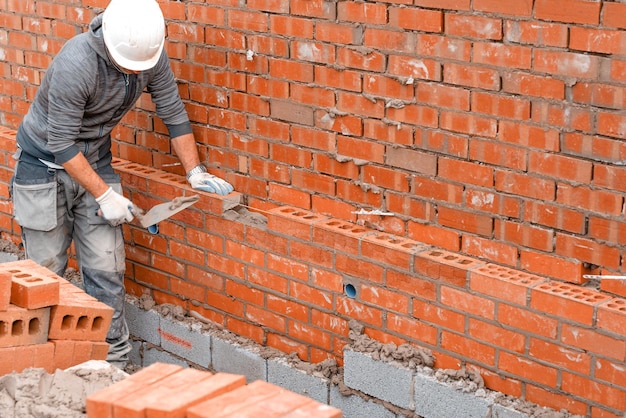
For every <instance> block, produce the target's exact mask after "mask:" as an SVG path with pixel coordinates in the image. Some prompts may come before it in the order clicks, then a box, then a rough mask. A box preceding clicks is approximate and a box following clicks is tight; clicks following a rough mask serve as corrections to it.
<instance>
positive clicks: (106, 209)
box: [96, 187, 133, 226]
mask: <svg viewBox="0 0 626 418" xmlns="http://www.w3.org/2000/svg"><path fill="white" fill-rule="evenodd" d="M96 202H97V203H98V204H99V205H100V211H101V212H102V217H104V219H106V220H107V222H108V223H109V225H111V226H118V225H120V224H123V223H124V222H130V221H132V220H133V214H132V209H133V204H132V202H131V201H130V200H128V199H126V198H125V197H124V196H122V195H121V194H119V193H117V192H116V191H114V190H113V189H112V188H111V187H109V188H108V189H107V191H106V192H104V193H103V194H102V195H101V196H100V197H97V198H96Z"/></svg>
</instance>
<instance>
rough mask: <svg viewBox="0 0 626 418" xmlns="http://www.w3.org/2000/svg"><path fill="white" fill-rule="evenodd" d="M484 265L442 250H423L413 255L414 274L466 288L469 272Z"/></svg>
mask: <svg viewBox="0 0 626 418" xmlns="http://www.w3.org/2000/svg"><path fill="white" fill-rule="evenodd" d="M483 264H484V263H483V262H481V261H479V260H475V259H473V258H469V257H463V256H460V255H458V254H455V253H452V252H448V251H443V250H425V251H422V252H419V253H417V254H416V255H415V261H414V269H415V273H416V274H419V275H424V276H427V277H430V278H432V279H435V280H441V281H442V282H445V283H449V284H453V285H455V286H458V287H466V285H467V283H468V281H469V271H470V270H472V269H474V268H477V267H479V266H481V265H483Z"/></svg>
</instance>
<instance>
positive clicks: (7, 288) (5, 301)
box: [0, 271, 13, 311]
mask: <svg viewBox="0 0 626 418" xmlns="http://www.w3.org/2000/svg"><path fill="white" fill-rule="evenodd" d="M12 278H13V276H12V274H11V273H9V272H6V271H0V311H6V310H7V309H9V304H10V303H11V282H12Z"/></svg>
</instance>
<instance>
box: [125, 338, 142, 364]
mask: <svg viewBox="0 0 626 418" xmlns="http://www.w3.org/2000/svg"><path fill="white" fill-rule="evenodd" d="M130 347H131V350H130V353H128V360H129V361H130V364H134V365H135V366H143V358H142V357H143V351H144V349H145V347H146V343H144V342H142V341H133V340H131V341H130Z"/></svg>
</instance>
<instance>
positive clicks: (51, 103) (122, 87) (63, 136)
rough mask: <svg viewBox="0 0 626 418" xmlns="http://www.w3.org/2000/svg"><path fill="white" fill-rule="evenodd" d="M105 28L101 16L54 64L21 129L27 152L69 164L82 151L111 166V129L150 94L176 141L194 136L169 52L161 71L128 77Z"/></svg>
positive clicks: (161, 61) (93, 160)
mask: <svg viewBox="0 0 626 418" xmlns="http://www.w3.org/2000/svg"><path fill="white" fill-rule="evenodd" d="M101 25H102V16H101V15H100V16H97V17H96V18H94V20H93V21H92V22H91V23H90V25H89V31H88V32H86V33H83V34H80V35H77V36H75V37H74V38H72V39H70V40H68V41H67V42H66V44H65V45H64V46H63V48H62V49H61V51H59V53H58V54H57V56H56V57H55V58H54V60H53V61H52V63H51V64H50V67H49V68H48V70H47V71H46V75H45V77H44V79H43V80H42V83H41V85H40V86H39V89H38V90H37V94H36V95H35V99H34V101H33V103H32V105H31V107H30V109H29V111H28V113H27V114H26V115H25V116H24V119H23V120H22V123H21V125H20V128H19V129H18V134H17V142H18V144H19V146H20V147H21V148H22V150H23V151H24V152H26V153H27V154H30V155H32V156H34V157H36V158H40V159H43V160H46V161H50V162H54V163H56V164H63V163H65V162H66V161H68V160H70V159H72V158H73V157H74V156H76V155H77V154H78V153H79V152H82V153H83V154H84V155H85V157H86V158H87V160H88V161H89V163H90V164H92V165H95V166H100V165H101V164H103V163H104V164H106V163H107V162H108V161H110V153H111V150H110V146H111V143H110V133H111V131H112V130H113V128H114V127H115V126H116V125H117V124H118V123H119V121H120V120H121V119H122V117H123V116H124V115H125V114H126V113H127V112H128V111H129V110H130V109H131V108H132V107H133V106H134V104H135V102H136V101H137V99H138V98H139V97H140V96H141V94H142V92H143V91H144V90H146V91H147V92H148V93H150V94H151V96H152V101H153V102H154V103H155V105H156V113H157V116H159V117H160V118H161V119H162V120H163V122H164V123H165V124H166V126H167V127H168V129H169V133H170V136H171V137H173V138H174V137H177V136H179V135H182V134H186V133H189V132H191V124H190V122H189V117H188V115H187V112H186V111H185V107H184V105H183V103H182V101H181V98H180V95H179V94H178V88H177V85H176V82H175V80H174V74H173V72H172V70H171V68H170V63H169V59H168V57H167V55H166V53H165V50H164V51H163V53H162V54H161V57H160V59H159V61H158V63H157V64H156V66H155V67H153V68H151V69H149V70H147V71H143V72H141V73H140V74H137V75H135V74H124V73H122V72H121V71H119V70H118V69H117V68H116V67H115V66H114V65H113V64H112V62H111V60H110V59H109V57H108V54H107V52H106V49H105V45H104V40H103V38H102V27H101Z"/></svg>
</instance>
